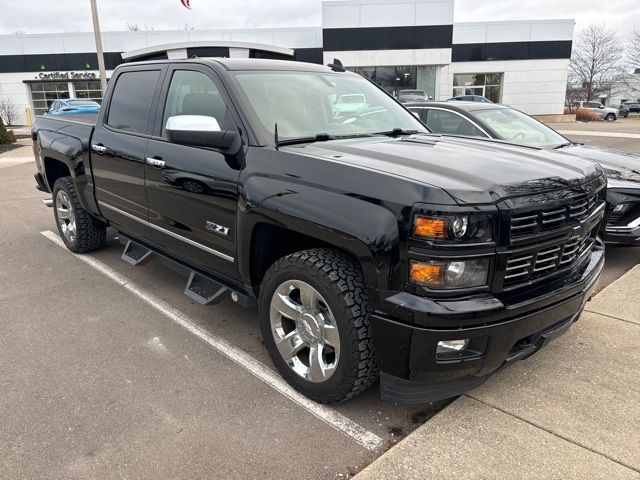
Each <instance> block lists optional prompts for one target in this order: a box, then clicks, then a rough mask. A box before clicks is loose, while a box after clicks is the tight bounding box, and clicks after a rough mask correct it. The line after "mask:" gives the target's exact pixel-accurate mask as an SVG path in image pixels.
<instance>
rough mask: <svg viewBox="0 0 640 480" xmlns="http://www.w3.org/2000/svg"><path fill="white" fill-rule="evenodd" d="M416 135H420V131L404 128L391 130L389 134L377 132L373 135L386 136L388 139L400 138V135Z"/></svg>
mask: <svg viewBox="0 0 640 480" xmlns="http://www.w3.org/2000/svg"><path fill="white" fill-rule="evenodd" d="M414 133H419V132H418V130H405V129H403V128H394V129H393V130H389V131H387V132H376V133H374V134H372V135H386V136H387V137H399V136H400V135H413V134H414Z"/></svg>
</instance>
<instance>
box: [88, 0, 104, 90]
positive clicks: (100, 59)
mask: <svg viewBox="0 0 640 480" xmlns="http://www.w3.org/2000/svg"><path fill="white" fill-rule="evenodd" d="M90 1H91V16H92V17H93V34H94V35H95V37H96V53H97V54H98V69H99V70H100V86H101V88H102V95H104V94H105V92H106V91H107V72H106V70H105V68H104V52H103V51H102V35H101V34H100V20H99V19H98V6H97V5H96V0H90Z"/></svg>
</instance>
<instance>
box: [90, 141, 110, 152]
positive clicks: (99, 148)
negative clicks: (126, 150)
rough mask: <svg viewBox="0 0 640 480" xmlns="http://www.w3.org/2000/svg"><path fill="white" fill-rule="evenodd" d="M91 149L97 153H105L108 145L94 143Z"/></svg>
mask: <svg viewBox="0 0 640 480" xmlns="http://www.w3.org/2000/svg"><path fill="white" fill-rule="evenodd" d="M91 150H93V151H94V152H97V153H104V152H106V151H107V147H105V146H104V145H102V144H100V143H94V144H92V145H91Z"/></svg>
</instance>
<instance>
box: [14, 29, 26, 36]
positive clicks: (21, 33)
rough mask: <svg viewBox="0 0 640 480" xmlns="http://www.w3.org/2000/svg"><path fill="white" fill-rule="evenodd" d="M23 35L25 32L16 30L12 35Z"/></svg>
mask: <svg viewBox="0 0 640 480" xmlns="http://www.w3.org/2000/svg"><path fill="white" fill-rule="evenodd" d="M25 33H27V32H25V31H24V30H16V31H14V32H13V34H14V35H24V34H25Z"/></svg>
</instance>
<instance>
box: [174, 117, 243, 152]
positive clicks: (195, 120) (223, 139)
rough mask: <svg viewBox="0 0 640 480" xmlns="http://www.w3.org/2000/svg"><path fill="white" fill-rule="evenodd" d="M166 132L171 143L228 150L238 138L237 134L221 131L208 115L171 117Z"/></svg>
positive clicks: (231, 131) (215, 121)
mask: <svg viewBox="0 0 640 480" xmlns="http://www.w3.org/2000/svg"><path fill="white" fill-rule="evenodd" d="M165 130H166V132H167V140H169V141H170V142H171V143H177V144H180V145H189V146H193V147H212V148H220V149H228V148H230V147H231V146H232V145H233V144H234V143H235V140H236V139H237V138H238V133H237V132H235V131H233V130H221V129H220V125H219V124H218V121H217V120H216V119H215V118H214V117H208V116H206V115H177V116H175V117H169V119H168V120H167V125H166V126H165Z"/></svg>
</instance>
